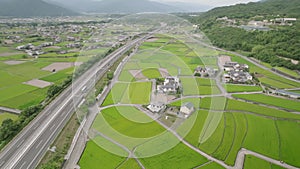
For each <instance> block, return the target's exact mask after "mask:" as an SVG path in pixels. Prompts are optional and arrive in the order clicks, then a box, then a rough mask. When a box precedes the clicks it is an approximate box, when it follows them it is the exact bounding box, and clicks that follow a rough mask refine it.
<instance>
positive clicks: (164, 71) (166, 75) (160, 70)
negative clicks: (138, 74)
mask: <svg viewBox="0 0 300 169" xmlns="http://www.w3.org/2000/svg"><path fill="white" fill-rule="evenodd" d="M158 70H159V72H160V74H161V76H162V77H163V78H166V77H168V76H170V74H169V72H168V70H167V69H164V68H159V69H158Z"/></svg>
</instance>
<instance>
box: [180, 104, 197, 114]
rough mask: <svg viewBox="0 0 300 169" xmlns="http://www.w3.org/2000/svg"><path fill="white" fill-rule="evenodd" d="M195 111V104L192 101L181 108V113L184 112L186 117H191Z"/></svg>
mask: <svg viewBox="0 0 300 169" xmlns="http://www.w3.org/2000/svg"><path fill="white" fill-rule="evenodd" d="M194 111H195V108H194V105H193V103H190V102H187V103H185V104H183V105H182V106H181V108H180V113H182V114H183V115H184V117H185V118H187V117H189V116H190V115H191V114H192V113H193V112H194Z"/></svg>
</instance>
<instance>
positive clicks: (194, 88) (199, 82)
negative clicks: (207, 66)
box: [180, 78, 220, 96]
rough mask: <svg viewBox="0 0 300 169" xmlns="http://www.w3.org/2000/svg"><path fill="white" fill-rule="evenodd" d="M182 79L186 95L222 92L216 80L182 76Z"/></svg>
mask: <svg viewBox="0 0 300 169" xmlns="http://www.w3.org/2000/svg"><path fill="white" fill-rule="evenodd" d="M180 80H181V84H182V88H183V94H184V95H185V96H188V95H213V94H220V90H219V89H218V87H217V86H216V82H215V80H212V79H202V78H180Z"/></svg>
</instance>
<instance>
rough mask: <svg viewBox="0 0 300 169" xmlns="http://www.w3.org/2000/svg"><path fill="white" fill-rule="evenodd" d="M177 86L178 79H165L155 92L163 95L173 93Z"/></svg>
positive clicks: (178, 83)
mask: <svg viewBox="0 0 300 169" xmlns="http://www.w3.org/2000/svg"><path fill="white" fill-rule="evenodd" d="M179 86H180V80H179V78H178V77H166V78H165V81H164V83H163V85H158V86H157V91H158V92H163V93H175V92H177V89H178V87H179Z"/></svg>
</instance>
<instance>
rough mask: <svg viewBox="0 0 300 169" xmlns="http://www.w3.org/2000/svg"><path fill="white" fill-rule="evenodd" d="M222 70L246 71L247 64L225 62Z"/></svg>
mask: <svg viewBox="0 0 300 169" xmlns="http://www.w3.org/2000/svg"><path fill="white" fill-rule="evenodd" d="M223 68H224V71H226V72H229V71H232V70H235V71H248V69H249V66H248V65H246V64H239V63H237V62H226V63H225V65H224V66H223Z"/></svg>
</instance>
